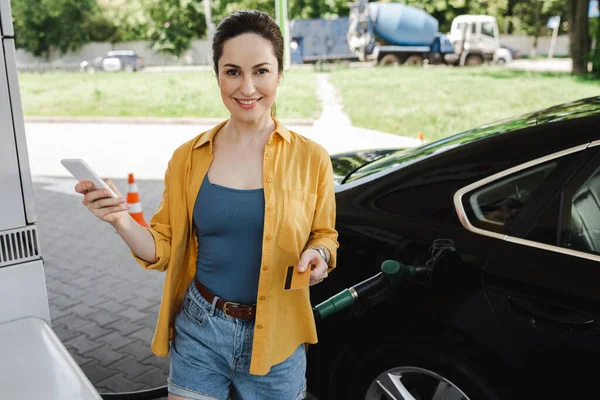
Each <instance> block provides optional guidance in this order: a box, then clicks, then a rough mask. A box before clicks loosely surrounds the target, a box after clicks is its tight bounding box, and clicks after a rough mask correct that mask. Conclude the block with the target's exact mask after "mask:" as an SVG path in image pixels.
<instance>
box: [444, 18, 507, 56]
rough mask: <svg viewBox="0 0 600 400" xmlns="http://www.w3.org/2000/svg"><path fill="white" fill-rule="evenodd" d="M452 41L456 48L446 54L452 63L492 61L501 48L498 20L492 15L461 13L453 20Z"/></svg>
mask: <svg viewBox="0 0 600 400" xmlns="http://www.w3.org/2000/svg"><path fill="white" fill-rule="evenodd" d="M448 37H449V38H450V42H451V43H452V45H453V46H454V48H455V49H456V51H455V53H454V54H448V55H446V61H447V62H448V63H449V64H452V65H460V66H465V65H467V66H472V65H481V64H483V63H486V62H492V61H493V59H494V53H495V52H496V51H497V50H498V49H499V48H500V34H499V29H498V22H497V21H496V18H494V17H493V16H491V15H471V14H464V15H459V16H457V17H456V18H454V20H452V25H451V27H450V34H449V35H448Z"/></svg>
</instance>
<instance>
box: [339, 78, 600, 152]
mask: <svg viewBox="0 0 600 400" xmlns="http://www.w3.org/2000/svg"><path fill="white" fill-rule="evenodd" d="M329 77H330V78H329V79H330V82H332V84H334V86H335V87H336V88H337V90H338V91H339V94H340V95H341V98H342V101H343V106H344V111H345V112H346V113H347V114H348V115H349V117H350V120H351V121H352V124H353V125H355V126H358V127H364V128H369V129H375V130H379V131H383V132H389V133H393V134H397V135H403V136H409V137H416V136H417V134H418V133H419V132H422V133H423V136H424V139H425V140H426V141H430V140H435V139H438V138H442V137H447V136H450V135H452V134H455V133H459V132H463V131H465V130H468V129H471V128H474V127H477V126H480V125H483V124H487V123H490V122H494V121H498V120H502V119H505V118H508V117H512V116H517V115H521V114H524V113H527V112H530V111H536V110H538V109H541V108H545V107H548V106H552V105H555V104H558V103H563V102H567V101H572V100H576V99H579V98H583V97H589V96H598V95H600V81H586V80H581V79H578V78H575V77H572V76H571V75H569V74H560V73H539V72H538V73H535V72H523V71H515V70H511V69H506V68H500V67H483V68H410V67H396V68H394V67H391V68H373V69H364V68H345V69H342V68H337V69H333V70H332V71H331V72H330V73H329Z"/></svg>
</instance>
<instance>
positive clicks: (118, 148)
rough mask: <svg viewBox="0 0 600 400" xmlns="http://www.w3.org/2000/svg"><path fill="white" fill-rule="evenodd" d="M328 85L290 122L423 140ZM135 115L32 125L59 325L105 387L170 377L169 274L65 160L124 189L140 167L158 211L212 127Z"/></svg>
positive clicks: (339, 138) (367, 143)
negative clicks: (182, 158) (308, 119)
mask: <svg viewBox="0 0 600 400" xmlns="http://www.w3.org/2000/svg"><path fill="white" fill-rule="evenodd" d="M319 85H320V86H319V90H318V92H319V94H320V96H321V97H322V101H323V103H324V111H323V115H322V117H321V118H320V119H319V120H317V121H315V122H314V124H312V125H310V124H308V125H307V124H305V123H303V124H298V126H290V127H291V128H292V129H294V130H296V131H297V132H299V133H301V134H304V135H306V136H308V137H310V138H312V139H314V140H316V141H317V142H319V143H321V144H322V145H323V146H324V147H325V148H326V149H327V150H328V151H329V152H330V153H332V154H333V153H336V152H344V151H348V150H355V149H361V148H375V147H405V146H414V145H417V144H419V141H417V140H416V139H414V138H402V137H397V136H394V135H389V134H384V133H380V132H374V131H368V130H364V129H357V128H354V127H352V126H351V124H350V121H349V120H348V118H347V117H346V116H345V115H344V114H343V112H342V111H341V106H340V105H339V104H338V103H337V96H336V94H335V93H334V91H333V88H332V87H331V85H329V83H328V82H327V79H326V78H325V75H322V76H320V78H319ZM130 122H136V123H127V124H124V123H114V122H113V123H98V121H88V122H85V121H79V122H75V123H73V122H70V123H68V122H65V121H64V120H62V122H54V123H51V122H41V121H38V122H31V121H30V120H29V121H28V122H27V123H26V132H27V144H28V148H29V157H30V166H31V171H32V176H33V181H34V195H35V204H36V213H37V217H38V225H39V230H40V238H41V239H40V240H41V246H42V254H43V256H44V262H45V270H46V278H47V286H48V297H49V302H50V310H51V318H52V327H53V329H54V330H55V331H56V333H57V335H58V337H59V338H60V339H61V340H62V341H63V343H64V344H65V346H66V347H67V349H68V350H69V351H70V353H71V354H72V355H73V357H74V358H75V360H76V361H77V363H78V364H79V365H80V366H81V368H82V369H83V371H84V372H85V374H86V375H87V376H88V377H89V379H90V380H91V382H92V383H93V384H94V385H95V386H96V388H97V389H98V390H99V391H100V392H101V393H113V392H129V391H136V390H143V389H149V388H152V387H157V386H163V385H165V384H166V378H167V376H168V359H166V358H159V357H155V356H154V355H152V353H151V352H150V341H151V339H152V335H153V331H154V326H155V322H156V318H157V314H158V307H159V301H160V296H161V293H162V285H163V278H164V275H163V274H162V273H158V272H155V271H145V270H143V269H142V268H141V267H140V266H139V265H138V264H137V263H136V262H135V261H134V260H133V258H132V257H131V255H130V253H129V250H128V248H127V247H126V245H125V244H124V243H123V241H122V240H121V239H120V237H119V236H118V235H117V234H116V233H115V232H114V231H113V230H112V228H110V226H108V225H107V224H105V223H102V222H101V221H99V220H97V219H95V218H94V217H93V216H92V215H91V214H90V213H89V212H88V211H87V209H86V208H85V207H83V206H82V205H81V203H80V200H81V199H80V197H79V196H78V195H77V194H76V193H74V191H73V186H74V184H75V181H74V179H73V178H71V177H70V176H69V175H68V173H67V172H66V170H64V168H63V167H62V166H61V165H60V159H61V158H70V157H75V158H84V159H86V160H87V161H88V162H89V163H90V164H91V165H92V167H94V168H95V169H96V170H97V171H98V172H99V173H100V174H101V175H103V176H108V177H111V178H112V179H113V180H114V181H115V183H116V184H117V186H118V188H119V189H120V190H121V192H122V193H126V192H127V184H126V180H125V179H126V177H127V174H128V173H129V172H133V173H134V174H135V176H136V180H137V184H138V189H139V194H140V198H141V202H142V206H143V210H144V214H145V216H146V219H149V218H150V216H151V215H152V213H153V212H154V211H155V209H156V207H157V205H158V202H159V200H160V196H161V193H162V189H163V181H162V179H163V175H164V170H165V168H166V165H167V162H168V159H169V158H170V156H171V153H172V151H173V150H174V149H175V148H176V147H177V146H178V145H179V144H181V143H183V142H184V141H186V140H188V139H189V138H192V137H193V136H195V135H196V134H198V133H199V132H202V131H203V130H206V129H208V128H209V127H210V125H202V124H201V123H194V121H191V122H190V121H186V122H185V123H183V124H176V123H174V122H177V121H162V122H163V123H148V121H130ZM154 122H156V121H154ZM206 123H208V122H206ZM211 123H212V122H211Z"/></svg>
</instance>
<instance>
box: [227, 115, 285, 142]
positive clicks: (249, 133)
mask: <svg viewBox="0 0 600 400" xmlns="http://www.w3.org/2000/svg"><path fill="white" fill-rule="evenodd" d="M274 130H275V122H274V121H273V118H271V116H270V115H266V116H264V117H262V118H260V119H258V120H255V121H239V120H234V119H230V120H229V121H227V123H226V124H225V126H224V127H223V128H222V129H221V131H222V133H224V135H220V136H221V139H225V140H226V141H228V142H236V143H238V144H252V143H256V142H257V141H259V140H262V139H266V138H267V137H268V136H269V134H270V133H271V132H273V131H274Z"/></svg>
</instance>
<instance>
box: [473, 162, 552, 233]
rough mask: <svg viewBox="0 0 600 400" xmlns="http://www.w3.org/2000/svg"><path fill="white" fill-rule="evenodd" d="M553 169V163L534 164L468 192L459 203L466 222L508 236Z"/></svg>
mask: <svg viewBox="0 0 600 400" xmlns="http://www.w3.org/2000/svg"><path fill="white" fill-rule="evenodd" d="M556 166H557V162H556V161H552V162H548V163H545V164H541V165H536V166H535V167H532V168H529V169H525V170H522V171H519V172H516V173H514V174H512V175H509V176H506V177H503V178H500V179H498V180H495V181H493V182H491V183H489V184H487V185H484V186H482V187H479V188H477V189H475V190H474V191H472V192H470V193H467V194H466V195H465V196H463V199H462V202H463V207H464V209H465V213H466V217H467V218H468V220H469V222H470V223H471V224H472V225H473V226H474V227H476V228H479V229H484V230H487V231H492V232H496V233H500V234H511V233H512V232H511V230H512V229H511V228H512V226H513V224H512V222H513V221H514V220H516V219H517V217H518V216H519V213H520V212H521V211H522V210H523V208H524V207H525V205H526V204H527V203H528V201H529V200H530V198H531V196H532V195H533V194H534V193H535V192H536V190H537V189H538V188H539V187H540V185H541V184H542V183H543V182H544V181H545V180H546V179H547V178H548V176H549V175H550V174H551V172H552V171H554V170H555V169H556Z"/></svg>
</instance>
